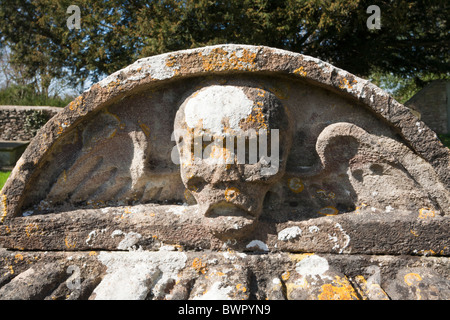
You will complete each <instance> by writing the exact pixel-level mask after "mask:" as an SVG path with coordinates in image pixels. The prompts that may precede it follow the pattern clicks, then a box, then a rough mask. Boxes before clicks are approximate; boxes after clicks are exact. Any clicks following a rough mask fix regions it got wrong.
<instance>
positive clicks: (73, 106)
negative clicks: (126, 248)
mask: <svg viewBox="0 0 450 320" xmlns="http://www.w3.org/2000/svg"><path fill="white" fill-rule="evenodd" d="M82 104H83V96H81V95H80V96H78V97H76V98H75V100H73V101H72V102H70V103H69V109H70V110H72V111H74V110H77V109H78V108H79V107H80V106H81V105H82Z"/></svg>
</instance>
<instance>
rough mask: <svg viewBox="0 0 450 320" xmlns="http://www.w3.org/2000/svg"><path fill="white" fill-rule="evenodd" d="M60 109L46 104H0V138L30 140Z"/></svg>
mask: <svg viewBox="0 0 450 320" xmlns="http://www.w3.org/2000/svg"><path fill="white" fill-rule="evenodd" d="M60 110H62V108H57V107H47V106H42V107H41V106H39V107H33V106H0V140H5V141H30V140H31V139H32V138H33V137H34V136H35V135H36V132H37V130H39V128H40V127H41V126H43V125H44V124H45V123H46V122H47V121H48V120H50V118H52V117H53V116H54V115H56V114H57V113H58V112H59V111H60Z"/></svg>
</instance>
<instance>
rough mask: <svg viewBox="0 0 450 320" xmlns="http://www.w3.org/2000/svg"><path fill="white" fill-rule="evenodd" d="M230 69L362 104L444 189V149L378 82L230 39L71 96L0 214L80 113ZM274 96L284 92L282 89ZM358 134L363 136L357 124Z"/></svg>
mask: <svg viewBox="0 0 450 320" xmlns="http://www.w3.org/2000/svg"><path fill="white" fill-rule="evenodd" d="M233 75H251V76H255V77H259V76H262V77H267V76H269V77H270V76H277V77H281V78H285V79H293V80H295V81H300V82H303V83H305V84H307V85H309V86H312V87H317V88H322V89H323V90H325V91H327V92H331V93H332V94H334V95H337V96H340V97H342V98H343V99H347V100H349V101H351V102H352V104H354V105H357V106H360V107H361V108H366V109H367V110H369V111H370V112H371V113H372V114H373V115H375V117H376V118H378V119H381V120H382V121H384V122H385V123H386V125H387V126H388V127H390V128H392V129H393V131H394V132H396V133H397V134H398V136H399V137H400V139H401V140H402V141H403V143H404V144H405V145H406V146H407V147H408V148H410V149H411V150H412V151H413V153H415V154H416V155H418V156H420V157H421V158H422V159H424V160H425V161H426V162H428V163H429V164H431V166H432V167H433V169H434V170H435V172H436V174H437V176H438V178H439V180H440V182H441V183H442V184H443V185H444V186H445V188H446V189H448V188H450V152H449V150H448V148H446V147H444V146H443V145H442V143H441V142H440V141H439V139H438V138H437V136H436V134H435V133H434V132H433V131H431V130H430V129H429V128H428V127H427V126H426V125H425V124H424V123H423V122H422V121H420V120H419V119H418V118H417V117H416V116H414V114H413V113H411V112H410V110H409V109H408V108H407V107H405V106H403V105H402V104H400V103H398V102H397V101H396V100H394V99H393V98H392V97H391V96H390V95H389V94H387V93H386V92H384V91H383V90H381V89H380V88H378V87H377V86H375V85H373V84H372V83H370V82H369V81H367V80H364V79H362V78H359V77H357V76H355V75H353V74H351V73H348V72H346V71H344V70H342V69H339V68H336V67H334V66H333V65H331V64H329V63H326V62H323V61H321V60H319V59H316V58H313V57H310V56H306V55H302V54H298V53H293V52H289V51H284V50H280V49H275V48H269V47H264V46H248V45H232V44H230V45H218V46H210V47H204V48H198V49H191V50H183V51H177V52H171V53H166V54H162V55H157V56H153V57H148V58H143V59H139V60H138V61H136V62H135V63H133V64H131V65H130V66H128V67H126V68H124V69H122V70H119V71H117V72H115V73H113V74H111V75H110V76H108V77H107V78H105V79H103V80H102V81H100V82H98V83H96V84H94V85H93V86H92V87H91V88H90V89H89V90H87V91H85V92H84V93H83V94H81V95H80V96H79V97H77V98H76V99H75V100H74V101H72V102H71V103H70V104H69V105H67V106H66V107H65V108H64V109H63V110H62V111H61V112H60V113H59V114H58V115H56V116H55V117H54V118H52V119H51V120H50V121H49V122H48V123H47V124H46V125H45V126H44V127H43V128H42V129H41V130H40V131H39V133H38V134H37V136H36V137H35V138H34V139H33V140H32V142H31V143H30V145H29V147H28V148H27V150H26V151H25V153H24V154H23V156H22V158H21V159H20V160H19V162H18V163H17V165H16V167H15V168H14V170H13V172H12V174H11V176H10V178H9V179H8V181H7V183H6V185H5V186H4V188H3V189H2V191H1V194H0V200H1V201H0V213H1V219H2V221H5V219H8V218H12V217H15V216H18V215H21V214H22V213H23V212H21V210H22V205H23V203H24V201H25V200H26V198H27V195H28V192H29V191H30V190H32V189H33V188H34V187H36V186H35V185H33V181H34V180H33V179H34V178H35V176H36V174H37V172H38V171H39V170H41V169H42V168H43V167H45V166H48V165H51V163H50V164H49V163H47V162H46V160H47V159H48V157H49V155H50V154H51V153H52V152H55V148H56V147H57V146H58V142H60V141H61V140H63V139H68V137H69V134H70V133H71V132H73V130H75V129H76V128H77V126H79V125H80V123H82V122H83V121H84V120H85V119H88V118H89V117H93V116H95V115H97V114H98V113H99V112H100V111H101V110H105V109H106V108H108V107H109V106H111V105H113V104H117V103H119V102H120V101H122V100H124V99H126V98H127V97H130V96H133V95H136V94H140V93H141V92H148V91H151V90H157V89H158V88H160V87H161V86H166V85H170V84H171V83H176V81H179V80H187V79H190V78H195V77H206V78H207V77H208V76H210V77H218V78H220V77H221V76H233ZM289 81H290V80H289ZM280 95H281V98H283V97H282V93H280ZM111 119H112V120H111V121H114V119H113V118H111ZM143 131H144V132H145V128H144V129H143ZM111 134H115V133H114V132H111ZM358 134H359V135H360V136H364V135H363V134H362V133H359V131H358ZM366 138H367V137H365V138H364V139H366ZM361 139H363V138H361ZM367 139H369V138H367ZM62 152H70V151H67V150H66V151H62Z"/></svg>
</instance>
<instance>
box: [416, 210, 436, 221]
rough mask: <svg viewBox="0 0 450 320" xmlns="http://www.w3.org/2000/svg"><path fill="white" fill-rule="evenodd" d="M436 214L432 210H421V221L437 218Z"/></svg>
mask: <svg viewBox="0 0 450 320" xmlns="http://www.w3.org/2000/svg"><path fill="white" fill-rule="evenodd" d="M435 215H436V214H435V212H434V210H432V209H430V208H421V209H420V210H419V216H418V218H419V219H427V218H433V217H434V216H435Z"/></svg>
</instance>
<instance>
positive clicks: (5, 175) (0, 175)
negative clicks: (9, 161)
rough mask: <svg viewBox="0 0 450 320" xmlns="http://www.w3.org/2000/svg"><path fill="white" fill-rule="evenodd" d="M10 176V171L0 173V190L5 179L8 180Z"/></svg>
mask: <svg viewBox="0 0 450 320" xmlns="http://www.w3.org/2000/svg"><path fill="white" fill-rule="evenodd" d="M10 174H11V171H6V172H5V171H0V189H1V188H3V185H4V184H5V182H6V179H8V177H9V175H10Z"/></svg>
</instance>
